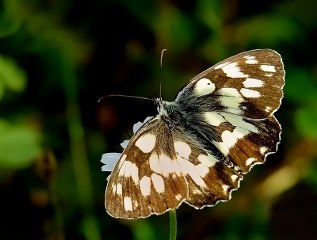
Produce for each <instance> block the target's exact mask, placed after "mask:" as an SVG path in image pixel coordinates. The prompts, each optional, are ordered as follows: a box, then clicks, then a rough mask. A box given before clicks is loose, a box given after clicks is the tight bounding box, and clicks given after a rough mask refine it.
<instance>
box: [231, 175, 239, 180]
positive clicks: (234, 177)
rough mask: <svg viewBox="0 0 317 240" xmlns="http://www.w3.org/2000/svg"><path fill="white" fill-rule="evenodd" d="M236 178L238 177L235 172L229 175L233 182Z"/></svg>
mask: <svg viewBox="0 0 317 240" xmlns="http://www.w3.org/2000/svg"><path fill="white" fill-rule="evenodd" d="M237 179H238V175H235V174H233V175H231V180H232V181H233V182H235V181H236V180H237Z"/></svg>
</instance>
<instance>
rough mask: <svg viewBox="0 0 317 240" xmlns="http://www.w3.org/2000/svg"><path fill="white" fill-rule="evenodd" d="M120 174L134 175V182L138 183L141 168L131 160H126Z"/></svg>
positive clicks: (125, 175)
mask: <svg viewBox="0 0 317 240" xmlns="http://www.w3.org/2000/svg"><path fill="white" fill-rule="evenodd" d="M119 176H123V177H132V179H133V182H134V183H135V184H138V182H139V169H138V167H137V166H136V165H135V164H134V163H133V162H130V161H124V162H123V164H122V166H121V168H120V170H119Z"/></svg>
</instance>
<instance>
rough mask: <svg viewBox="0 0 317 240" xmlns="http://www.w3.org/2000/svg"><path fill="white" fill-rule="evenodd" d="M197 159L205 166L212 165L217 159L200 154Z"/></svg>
mask: <svg viewBox="0 0 317 240" xmlns="http://www.w3.org/2000/svg"><path fill="white" fill-rule="evenodd" d="M197 159H198V161H199V162H201V163H202V164H204V165H205V166H207V167H213V166H214V165H215V164H216V162H217V159H216V158H215V157H213V156H211V155H204V154H200V155H199V156H198V158H197Z"/></svg>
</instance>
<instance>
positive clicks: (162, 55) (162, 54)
mask: <svg viewBox="0 0 317 240" xmlns="http://www.w3.org/2000/svg"><path fill="white" fill-rule="evenodd" d="M165 51H167V49H166V48H164V49H163V50H162V51H161V62H160V64H161V68H163V57H164V52H165ZM160 101H162V83H161V82H160Z"/></svg>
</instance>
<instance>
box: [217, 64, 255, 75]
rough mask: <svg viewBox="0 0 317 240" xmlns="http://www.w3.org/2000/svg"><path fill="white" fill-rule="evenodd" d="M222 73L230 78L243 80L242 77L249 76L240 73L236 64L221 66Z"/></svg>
mask: <svg viewBox="0 0 317 240" xmlns="http://www.w3.org/2000/svg"><path fill="white" fill-rule="evenodd" d="M221 69H222V71H223V72H224V73H225V74H226V75H227V76H228V77H231V78H244V77H249V75H247V74H244V73H243V72H241V70H240V68H239V67H238V66H237V63H236V62H233V63H229V64H227V65H225V66H223V67H222V68H221Z"/></svg>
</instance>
